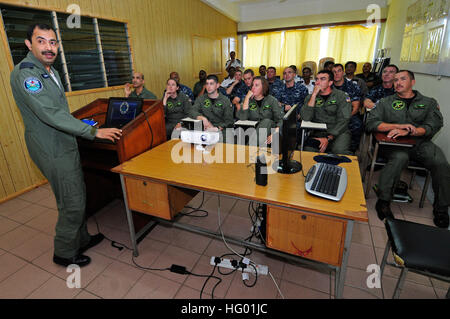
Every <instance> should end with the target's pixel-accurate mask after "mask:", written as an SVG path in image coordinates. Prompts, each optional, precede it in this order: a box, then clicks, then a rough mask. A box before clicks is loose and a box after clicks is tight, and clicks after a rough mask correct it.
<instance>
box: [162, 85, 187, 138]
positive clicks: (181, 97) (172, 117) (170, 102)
mask: <svg viewBox="0 0 450 319" xmlns="http://www.w3.org/2000/svg"><path fill="white" fill-rule="evenodd" d="M191 107H192V104H191V102H189V98H188V97H187V95H186V94H184V93H181V92H180V93H178V94H177V97H176V98H175V99H173V98H171V97H169V98H168V99H167V103H166V105H164V114H165V117H166V134H167V139H168V140H169V139H170V138H171V135H172V131H173V129H174V128H175V126H177V124H178V123H180V122H181V120H182V119H184V118H185V117H189V112H190V111H191Z"/></svg>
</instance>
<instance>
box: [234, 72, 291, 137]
mask: <svg viewBox="0 0 450 319" xmlns="http://www.w3.org/2000/svg"><path fill="white" fill-rule="evenodd" d="M236 116H237V117H238V119H240V120H250V121H258V125H257V126H256V130H257V132H258V137H259V136H260V135H262V134H263V133H260V131H261V130H265V132H264V134H263V135H264V138H266V137H267V140H266V141H265V142H266V143H267V144H270V143H271V142H272V135H271V129H273V128H279V127H280V125H281V123H282V122H283V111H282V109H281V107H280V105H279V103H278V101H277V99H276V98H274V97H273V96H272V95H269V83H268V82H267V80H266V79H265V78H263V77H261V76H257V77H255V78H254V79H253V84H252V88H251V90H250V91H248V93H247V95H246V96H245V99H244V102H243V103H242V107H241V109H240V110H239V111H237V112H236Z"/></svg>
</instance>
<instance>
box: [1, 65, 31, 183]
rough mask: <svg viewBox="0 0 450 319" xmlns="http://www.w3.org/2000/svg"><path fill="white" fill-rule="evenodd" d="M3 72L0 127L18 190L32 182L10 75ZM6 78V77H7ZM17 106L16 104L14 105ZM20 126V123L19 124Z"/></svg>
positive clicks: (4, 149)
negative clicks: (19, 129)
mask: <svg viewBox="0 0 450 319" xmlns="http://www.w3.org/2000/svg"><path fill="white" fill-rule="evenodd" d="M5 75H6V74H1V77H0V85H1V87H2V89H1V90H0V101H3V102H2V103H0V104H1V106H0V109H1V113H2V116H1V117H0V127H1V128H2V134H1V137H0V139H1V143H2V148H3V151H4V156H5V158H6V162H7V163H8V169H9V173H10V174H11V178H12V179H13V180H14V190H15V191H18V190H20V189H22V188H25V187H27V186H28V185H30V184H31V183H32V179H31V177H30V172H29V169H28V165H27V161H26V159H25V154H24V149H23V145H22V143H21V138H20V135H21V134H23V130H21V132H19V131H18V129H17V121H18V119H17V118H16V116H15V111H14V110H12V105H10V103H9V99H8V94H11V91H10V90H8V89H7V88H9V77H8V76H7V75H6V76H5ZM5 78H6V79H5ZM14 107H15V105H14ZM19 127H20V125H19Z"/></svg>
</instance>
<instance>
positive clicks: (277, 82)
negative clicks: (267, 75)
mask: <svg viewBox="0 0 450 319" xmlns="http://www.w3.org/2000/svg"><path fill="white" fill-rule="evenodd" d="M281 85H283V81H281V80H280V79H279V78H275V81H273V82H272V83H270V82H269V94H270V95H272V96H274V97H275V94H274V93H273V91H274V90H275V91H276V90H277V87H278V86H281Z"/></svg>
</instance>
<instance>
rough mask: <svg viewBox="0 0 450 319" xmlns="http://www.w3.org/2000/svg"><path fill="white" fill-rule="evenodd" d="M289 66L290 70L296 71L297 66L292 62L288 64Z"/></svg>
mask: <svg viewBox="0 0 450 319" xmlns="http://www.w3.org/2000/svg"><path fill="white" fill-rule="evenodd" d="M289 67H290V68H291V69H292V70H294V72H295V73H297V67H296V66H295V65H294V64H292V65H290V66H289Z"/></svg>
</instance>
